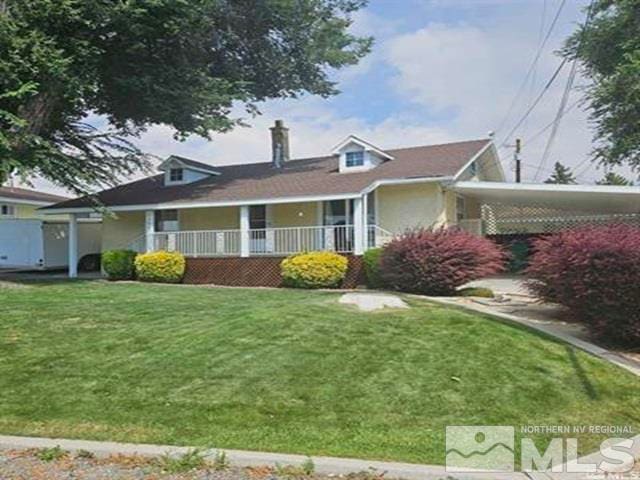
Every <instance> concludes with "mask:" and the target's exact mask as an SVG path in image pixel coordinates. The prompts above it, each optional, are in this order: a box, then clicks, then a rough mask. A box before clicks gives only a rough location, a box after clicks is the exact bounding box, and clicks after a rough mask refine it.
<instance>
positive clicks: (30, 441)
mask: <svg viewBox="0 0 640 480" xmlns="http://www.w3.org/2000/svg"><path fill="white" fill-rule="evenodd" d="M55 446H59V447H60V448H62V449H63V450H66V451H69V452H77V451H78V450H85V451H89V452H91V453H93V454H95V455H96V456H97V457H108V456H110V455H116V454H121V455H141V456H144V457H156V456H160V455H166V454H169V455H173V456H177V455H183V454H185V453H187V452H189V451H191V450H193V448H192V447H177V446H172V445H149V444H141V443H117V442H98V441H89V440H67V439H62V438H41V437H18V436H11V435H0V450H12V449H31V448H52V447H55ZM218 451H224V452H225V454H226V455H227V458H228V459H229V461H230V462H231V465H232V466H234V467H256V466H263V465H272V466H275V464H276V463H278V464H280V465H300V464H302V462H304V461H305V460H307V459H308V458H311V459H312V460H313V463H314V465H315V473H317V474H321V475H347V474H349V473H354V472H360V471H371V470H372V469H374V470H375V471H376V472H379V473H384V476H385V478H388V479H392V478H402V479H405V480H447V479H449V480H526V479H527V478H528V477H527V476H526V475H525V474H523V473H494V472H469V473H455V474H452V473H451V472H447V471H446V470H445V468H444V467H443V466H438V465H420V464H413V463H398V462H379V461H374V460H360V459H355V458H336V457H317V456H311V457H307V456H305V455H290V454H285V453H268V452H254V451H246V450H227V449H219V450H217V449H208V450H206V451H205V456H206V457H209V456H214V455H215V454H216V452H218Z"/></svg>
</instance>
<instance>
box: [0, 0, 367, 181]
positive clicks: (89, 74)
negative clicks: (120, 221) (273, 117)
mask: <svg viewBox="0 0 640 480" xmlns="http://www.w3.org/2000/svg"><path fill="white" fill-rule="evenodd" d="M364 1H365V0H262V1H259V2H256V1H253V0H123V1H118V2H112V1H109V0H0V127H1V129H0V170H2V171H3V172H4V174H5V175H6V174H7V173H8V172H12V171H13V172H15V171H17V172H18V173H37V174H40V175H42V176H44V177H46V178H48V179H50V180H52V181H54V182H55V183H57V184H59V185H61V186H65V187H67V188H70V189H72V190H74V191H76V192H82V191H84V190H86V189H87V188H89V187H91V186H100V185H102V184H108V183H111V182H113V181H114V180H115V179H116V177H117V176H118V175H127V174H130V173H132V172H133V171H135V170H137V169H138V168H140V167H141V166H144V164H145V159H144V155H143V154H142V152H140V151H139V150H138V149H137V148H136V147H135V146H134V145H133V144H132V143H131V142H130V141H129V140H128V139H130V138H131V137H132V136H135V135H138V134H140V133H141V132H143V131H144V130H145V129H146V128H148V127H149V126H151V125H156V124H164V125H168V126H170V127H172V128H173V129H174V131H175V136H176V137H177V138H178V139H185V138H187V137H188V136H190V135H193V134H195V135H199V136H201V137H204V138H209V137H210V135H211V133H212V132H225V131H227V130H229V129H231V128H233V127H234V126H235V125H237V124H238V123H240V120H239V119H237V118H233V117H232V115H231V109H232V107H233V106H234V105H236V104H242V105H244V106H245V107H246V109H247V110H248V112H249V113H255V112H257V108H256V103H257V102H260V101H264V100H267V99H271V98H286V97H295V96H298V95H300V94H302V93H305V92H308V93H311V94H317V95H322V96H329V95H333V94H335V93H336V87H335V84H334V83H333V82H332V81H331V80H330V78H329V75H330V73H331V71H332V70H333V69H337V68H340V67H343V66H345V65H349V64H353V63H356V62H357V61H358V60H359V59H360V58H361V57H362V56H363V55H365V54H366V53H367V52H368V50H369V47H370V43H371V39H369V38H359V37H356V36H353V35H352V34H350V33H349V31H348V27H349V25H350V23H351V20H350V16H351V14H352V13H353V12H355V11H356V10H358V9H359V8H361V7H362V6H363V3H364ZM89 115H96V117H95V118H94V117H92V121H91V124H90V122H88V121H87V117H88V116H89ZM96 118H97V119H99V121H100V122H102V125H99V126H100V128H99V129H98V128H96V127H95V126H93V125H92V124H95V119H96Z"/></svg>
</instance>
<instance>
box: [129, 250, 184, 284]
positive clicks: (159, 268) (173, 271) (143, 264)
mask: <svg viewBox="0 0 640 480" xmlns="http://www.w3.org/2000/svg"><path fill="white" fill-rule="evenodd" d="M185 264H186V262H185V261H184V256H183V255H182V254H180V253H178V252H164V251H159V252H150V253H143V254H141V255H138V256H137V257H136V260H135V265H136V276H137V277H138V280H140V281H143V282H160V283H179V282H180V281H181V280H182V277H183V275H184V269H185Z"/></svg>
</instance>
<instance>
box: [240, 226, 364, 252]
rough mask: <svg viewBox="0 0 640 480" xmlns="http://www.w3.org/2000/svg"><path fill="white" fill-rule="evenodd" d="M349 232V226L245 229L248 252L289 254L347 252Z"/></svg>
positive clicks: (351, 227)
mask: <svg viewBox="0 0 640 480" xmlns="http://www.w3.org/2000/svg"><path fill="white" fill-rule="evenodd" d="M353 232H354V230H353V225H334V226H321V227H318V226H314V227H284V228H265V229H260V230H249V242H250V243H249V253H250V254H253V255H290V254H292V253H299V252H310V251H315V250H329V251H333V252H340V253H348V252H352V251H353V246H354V238H353Z"/></svg>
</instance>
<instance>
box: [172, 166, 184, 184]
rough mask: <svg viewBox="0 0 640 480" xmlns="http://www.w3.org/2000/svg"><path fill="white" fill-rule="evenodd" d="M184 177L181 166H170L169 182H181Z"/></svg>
mask: <svg viewBox="0 0 640 480" xmlns="http://www.w3.org/2000/svg"><path fill="white" fill-rule="evenodd" d="M183 179H184V170H183V169H182V168H172V169H170V170H169V181H170V182H181V181H182V180H183Z"/></svg>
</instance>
